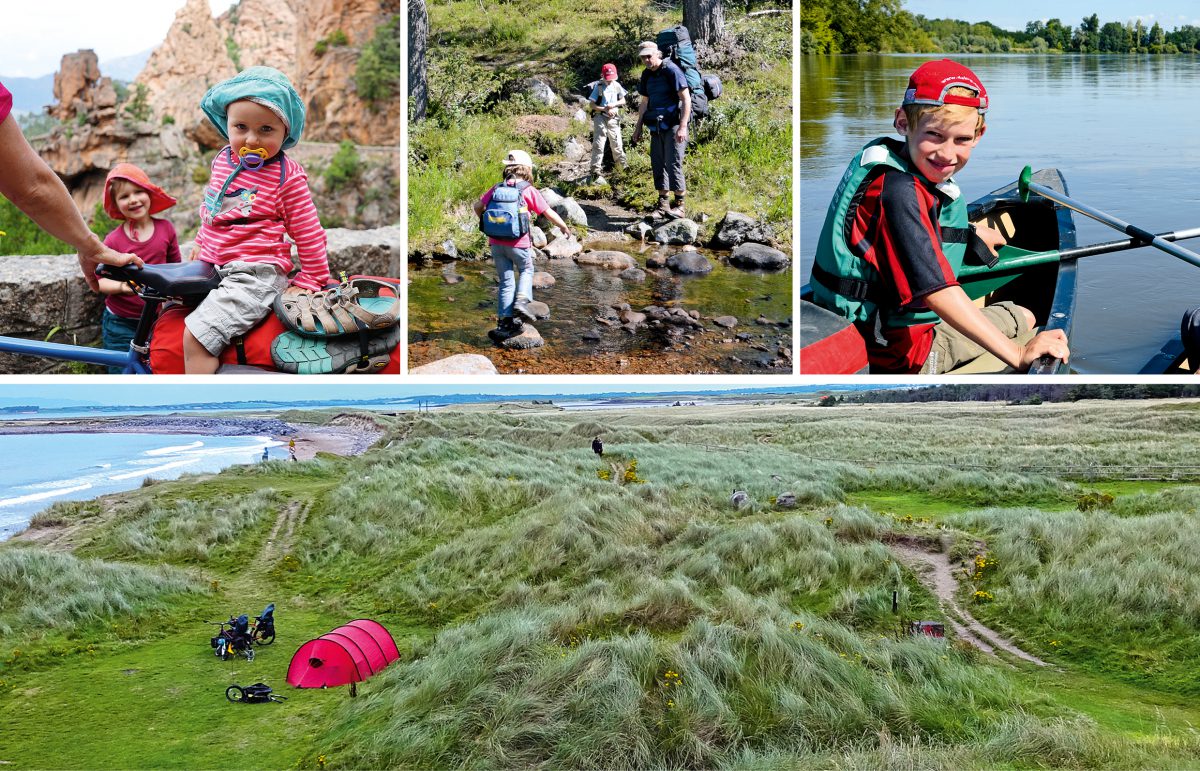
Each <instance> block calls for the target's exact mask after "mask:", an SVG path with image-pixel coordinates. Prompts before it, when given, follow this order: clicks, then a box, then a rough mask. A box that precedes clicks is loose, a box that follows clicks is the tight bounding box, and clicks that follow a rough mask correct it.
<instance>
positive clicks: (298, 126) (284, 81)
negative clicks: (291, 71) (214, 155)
mask: <svg viewBox="0 0 1200 771" xmlns="http://www.w3.org/2000/svg"><path fill="white" fill-rule="evenodd" d="M239 99H249V100H250V101H253V102H257V103H258V104H261V105H263V106H264V107H266V108H267V109H269V110H270V111H271V112H273V113H275V114H276V115H278V116H279V119H280V120H282V121H283V122H284V124H285V125H286V126H287V139H285V140H284V142H283V149H284V150H287V149H289V148H291V147H295V146H296V143H297V142H299V141H300V134H301V133H303V131H304V102H302V101H300V95H299V94H297V93H296V89H295V88H293V87H292V82H291V81H290V80H288V77H287V75H284V74H283V73H282V72H280V71H279V70H277V69H275V68H274V67H247V68H246V69H244V70H242V71H241V72H239V73H238V74H237V75H235V76H233V77H232V78H230V79H229V80H225V81H222V82H220V83H218V84H217V85H215V86H213V87H212V88H210V89H208V91H207V92H206V93H205V94H204V98H202V99H201V100H200V109H202V110H204V114H205V115H207V116H208V119H209V120H210V121H212V123H213V125H214V126H216V127H217V131H219V132H221V136H223V137H225V138H226V139H229V130H228V128H227V126H226V124H227V122H228V111H229V105H230V104H231V103H233V102H236V101H238V100H239Z"/></svg>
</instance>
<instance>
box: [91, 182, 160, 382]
mask: <svg viewBox="0 0 1200 771" xmlns="http://www.w3.org/2000/svg"><path fill="white" fill-rule="evenodd" d="M174 205H175V199H174V198H172V197H171V196H169V195H167V194H166V193H165V192H163V189H162V188H160V187H159V186H158V185H156V184H154V183H153V182H151V181H150V178H149V177H148V176H146V172H144V171H142V170H141V169H140V168H138V167H137V166H134V165H133V164H132V163H119V164H117V165H116V167H115V168H113V170H112V171H110V172H109V173H108V178H107V179H105V180H104V211H105V212H107V213H108V216H110V217H112V218H113V219H116V220H122V222H121V224H120V225H118V226H117V227H116V228H115V229H114V230H113V231H112V232H111V233H109V234H108V235H107V236H105V238H104V244H105V245H106V246H108V247H110V248H112V249H113V250H115V251H118V252H128V253H131V254H136V255H137V256H138V257H141V258H142V261H143V262H145V263H146V264H147V265H161V264H163V263H166V262H179V239H178V237H177V236H176V235H175V226H174V225H172V224H171V223H170V222H169V221H167V220H164V219H158V218H156V217H151V216H150V215H152V214H158V213H159V212H161V211H163V210H165V209H169V208H171V207H172V206H174ZM100 291H101V292H103V293H104V294H106V295H108V297H106V298H105V300H104V317H103V319H102V320H101V322H100V333H101V337H102V339H103V341H104V347H105V348H108V349H109V350H113V351H128V350H129V343H130V341H132V340H133V336H134V333H135V332H137V325H138V318H140V317H141V315H142V307H143V306H144V305H145V303H143V302H142V299H141V298H140V297H138V296H137V295H136V294H134V292H133V289H132V288H131V287H130V286H129V284H126V283H125V282H123V281H113V280H112V279H109V278H102V279H100ZM108 371H109V373H110V374H120V372H121V369H120V368H119V367H109V368H108Z"/></svg>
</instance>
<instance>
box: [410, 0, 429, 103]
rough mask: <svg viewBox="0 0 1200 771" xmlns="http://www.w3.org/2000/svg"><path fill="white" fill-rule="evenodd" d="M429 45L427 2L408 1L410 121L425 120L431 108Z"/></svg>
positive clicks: (423, 0) (422, 0) (418, 0)
mask: <svg viewBox="0 0 1200 771" xmlns="http://www.w3.org/2000/svg"><path fill="white" fill-rule="evenodd" d="M428 43H429V13H428V12H426V10H425V0H408V114H409V118H410V120H413V121H419V120H423V119H424V118H425V111H426V109H428V107H429V83H428V81H427V80H426V78H425V52H426V49H427V48H428Z"/></svg>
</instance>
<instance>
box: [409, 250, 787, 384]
mask: <svg viewBox="0 0 1200 771" xmlns="http://www.w3.org/2000/svg"><path fill="white" fill-rule="evenodd" d="M589 247H590V248H592V249H595V250H597V251H599V250H603V249H615V250H619V251H624V252H626V253H627V254H630V255H632V256H633V257H634V259H636V260H637V262H638V267H640V268H642V269H643V270H645V271H646V280H645V282H635V281H626V280H624V279H621V278H620V277H618V275H617V271H612V270H602V269H599V268H593V267H583V266H579V265H577V264H576V263H575V261H574V260H570V259H567V260H544V261H543V260H539V261H538V262H537V265H536V267H537V270H539V271H545V272H548V273H550V274H551V275H553V276H554V279H555V284H554V286H552V287H550V288H548V289H544V290H534V297H535V299H537V300H540V301H542V302H545V303H547V304H548V305H549V306H550V312H551V317H550V318H549V319H547V320H544V321H539V322H537V323H536V324H535V325H534V326H535V327H536V328H537V329H538V331H539V332H540V333H541V335H542V337H543V338H544V339H545V340H546V345H545V346H544V347H543V348H539V349H534V350H532V351H504V350H501V349H499V348H497V347H496V346H494V345H492V344H491V342H490V341H489V340H488V338H487V331H488V329H490V328H491V327H492V326H493V325H494V323H495V314H496V308H495V305H496V274H495V270H494V269H493V267H492V263H491V262H490V261H488V262H460V263H457V264H455V265H452V266H449V267H445V266H440V265H438V266H431V267H421V266H418V265H416V264H412V265H410V266H409V271H408V275H409V279H410V282H411V283H410V284H409V290H408V324H409V356H408V361H409V366H410V367H416V366H420V365H422V364H427V363H429V362H431V361H435V360H437V359H440V358H443V357H445V356H449V355H451V354H455V353H481V354H484V355H485V356H488V357H489V358H490V359H492V361H493V362H494V363H495V364H496V367H497V369H499V370H500V371H501V372H502V373H512V372H518V371H519V372H525V373H555V374H557V373H604V372H614V373H617V372H619V373H633V372H641V373H653V372H658V373H700V372H707V373H739V374H741V373H752V374H791V365H790V363H788V364H787V365H786V366H781V365H779V364H776V363H774V362H776V360H778V359H779V353H778V350H779V348H780V347H784V348H787V349H788V350H789V351H790V349H791V324H790V320H791V299H792V298H791V293H792V273H791V271H790V270H784V271H779V272H771V273H768V272H762V271H746V270H741V269H739V268H735V267H732V266H730V265H729V264H728V263H726V262H725V261H723V260H722V259H721V257H722V256H728V253H720V252H714V251H708V250H701V253H702V254H704V255H705V256H706V257H707V258H708V260H709V262H711V263H712V264H713V270H712V272H711V273H709V274H707V275H703V276H681V275H678V274H675V273H673V272H672V271H670V270H667V269H666V268H662V269H658V270H651V269H647V268H646V258H647V257H650V256H652V255H654V254H655V253H657V252H661V250H662V248H661V247H657V246H644V245H642V244H637V243H632V244H631V243H629V242H621V243H615V244H602V243H596V244H589ZM447 270H450V271H456V272H457V274H458V275H461V276H462V277H463V279H464V280H463V281H461V282H459V283H454V284H449V283H447V282H446V280H445V279H444V278H443V272H444V271H447ZM621 303H628V304H629V305H630V306H631V307H632V309H633V310H635V311H640V310H641V309H642V308H643V307H645V306H648V305H658V306H662V307H681V308H684V309H686V310H689V311H691V310H695V311H698V312H699V313H700V315H701V318H702V320H703V327H702V328H701V329H685V330H677V331H683V332H684V333H685V334H686V336H685V335H681V334H677V333H670V332H671V331H672V330H671V328H670V327H661V328H655V327H652V326H651V325H644V326H642V327H640V328H639V329H638V330H637V331H636V332H632V333H631V332H629V331H627V330H625V329H622V328H621V327H620V326H605V325H603V324H601V323H598V322H597V321H596V317H597V316H598V315H601V314H602V313H603V311H604V309H605V308H607V307H611V306H614V305H619V304H621ZM718 316H734V317H736V318H737V320H738V325H737V327H735V328H733V329H724V328H721V327H718V326H716V325H714V324H713V322H712V320H711V319H713V318H715V317H718ZM585 335H586V336H587V337H585ZM588 337H590V338H595V337H598V339H587V338H588Z"/></svg>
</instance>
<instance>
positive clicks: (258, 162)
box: [238, 147, 267, 171]
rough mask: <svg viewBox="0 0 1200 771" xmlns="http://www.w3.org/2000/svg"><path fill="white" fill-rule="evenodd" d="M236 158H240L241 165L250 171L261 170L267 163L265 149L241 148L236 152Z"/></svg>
mask: <svg viewBox="0 0 1200 771" xmlns="http://www.w3.org/2000/svg"><path fill="white" fill-rule="evenodd" d="M238 156H239V157H240V158H241V161H240V163H241V165H242V166H243V167H245V168H247V169H250V170H251V171H255V170H257V169H260V168H262V165H263V164H264V163H266V162H267V150H266V148H265V147H255V148H250V147H243V148H242V149H240V150H238Z"/></svg>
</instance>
